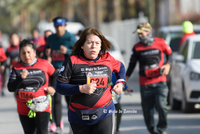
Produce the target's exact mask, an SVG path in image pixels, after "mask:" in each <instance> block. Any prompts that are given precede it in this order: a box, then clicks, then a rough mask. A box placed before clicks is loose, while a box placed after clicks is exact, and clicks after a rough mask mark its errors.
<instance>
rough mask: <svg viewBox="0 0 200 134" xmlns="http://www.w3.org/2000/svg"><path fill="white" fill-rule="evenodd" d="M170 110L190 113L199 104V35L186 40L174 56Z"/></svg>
mask: <svg viewBox="0 0 200 134" xmlns="http://www.w3.org/2000/svg"><path fill="white" fill-rule="evenodd" d="M170 83H171V85H170V86H171V88H170V89H171V92H170V104H171V107H172V109H176V110H177V109H180V108H181V109H182V111H183V112H192V111H193V110H194V105H195V104H198V103H200V34H199V35H195V36H192V37H190V38H188V39H187V40H186V41H185V42H184V43H183V45H182V46H181V47H180V50H179V52H178V54H177V55H176V56H175V63H174V65H173V66H172V68H171V78H170Z"/></svg>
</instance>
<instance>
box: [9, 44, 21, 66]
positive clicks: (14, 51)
mask: <svg viewBox="0 0 200 134" xmlns="http://www.w3.org/2000/svg"><path fill="white" fill-rule="evenodd" d="M9 46H10V47H9V48H8V49H7V50H6V56H7V57H10V64H9V65H12V66H13V65H14V64H15V63H17V62H19V46H12V45H9ZM12 66H11V67H12Z"/></svg>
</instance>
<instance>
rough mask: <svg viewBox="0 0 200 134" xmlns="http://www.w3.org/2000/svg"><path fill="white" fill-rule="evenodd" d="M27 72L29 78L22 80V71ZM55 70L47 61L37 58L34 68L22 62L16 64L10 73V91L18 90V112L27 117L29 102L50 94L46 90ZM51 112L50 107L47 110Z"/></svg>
mask: <svg viewBox="0 0 200 134" xmlns="http://www.w3.org/2000/svg"><path fill="white" fill-rule="evenodd" d="M24 70H27V71H28V76H27V77H26V78H25V79H22V78H21V73H22V71H24ZM54 71H55V68H54V67H53V66H52V65H51V63H49V62H48V61H47V60H44V59H39V58H37V62H36V63H35V64H33V65H32V66H26V65H24V64H23V63H22V62H18V63H16V64H15V65H14V66H13V68H12V69H11V71H10V77H9V82H8V90H9V91H11V92H14V91H16V90H17V95H16V98H17V111H18V113H19V114H21V115H27V114H28V112H29V110H30V109H29V108H28V107H27V105H26V102H27V101H28V100H31V99H33V98H36V97H39V96H45V95H47V94H48V93H47V92H46V91H45V88H47V87H48V84H49V76H51V75H53V73H54ZM45 111H46V112H51V109H50V107H49V108H47V109H46V110H45Z"/></svg>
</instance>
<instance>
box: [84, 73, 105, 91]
mask: <svg viewBox="0 0 200 134" xmlns="http://www.w3.org/2000/svg"><path fill="white" fill-rule="evenodd" d="M92 81H95V82H96V84H97V88H105V87H107V86H108V77H107V73H106V72H105V71H93V72H88V74H87V84H89V83H91V82H92Z"/></svg>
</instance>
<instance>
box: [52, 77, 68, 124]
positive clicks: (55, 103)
mask: <svg viewBox="0 0 200 134" xmlns="http://www.w3.org/2000/svg"><path fill="white" fill-rule="evenodd" d="M57 78H58V76H56V77H53V78H52V77H50V79H49V83H52V86H53V87H54V88H55V87H56V82H57ZM65 101H66V103H67V106H68V104H69V96H65ZM61 118H62V95H61V94H59V93H55V94H54V95H53V96H52V122H55V124H56V126H57V127H60V121H61Z"/></svg>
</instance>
